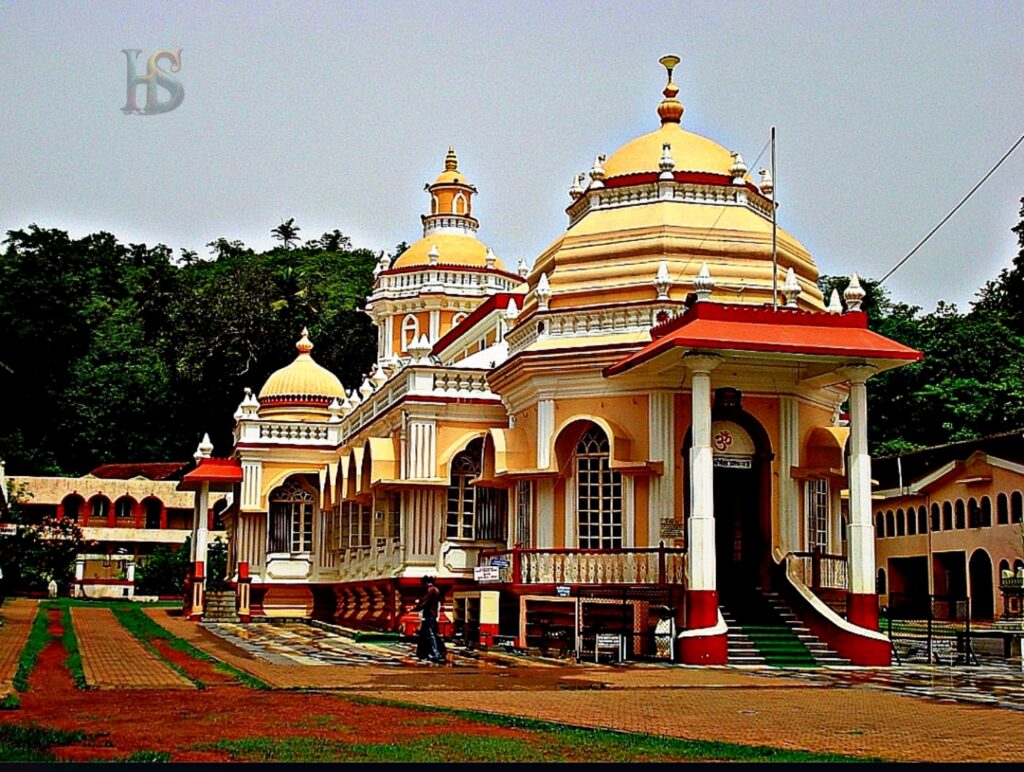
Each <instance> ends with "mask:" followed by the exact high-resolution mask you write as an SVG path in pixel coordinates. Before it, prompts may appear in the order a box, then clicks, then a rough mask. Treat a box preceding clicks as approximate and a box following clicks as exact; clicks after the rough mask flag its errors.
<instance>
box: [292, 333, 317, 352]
mask: <svg viewBox="0 0 1024 772" xmlns="http://www.w3.org/2000/svg"><path fill="white" fill-rule="evenodd" d="M295 348H296V349H298V351H299V353H300V354H308V353H309V352H310V351H312V350H313V343H312V341H310V339H309V330H307V329H306V328H305V327H303V328H302V337H301V338H299V341H298V343H296V344H295Z"/></svg>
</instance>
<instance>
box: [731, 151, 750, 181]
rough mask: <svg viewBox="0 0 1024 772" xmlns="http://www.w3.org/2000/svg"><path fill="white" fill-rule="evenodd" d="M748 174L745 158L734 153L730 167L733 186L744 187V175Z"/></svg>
mask: <svg viewBox="0 0 1024 772" xmlns="http://www.w3.org/2000/svg"><path fill="white" fill-rule="evenodd" d="M746 173H747V165H746V164H745V163H743V156H742V155H740V154H739V153H736V152H733V154H732V166H730V167H729V174H731V175H732V184H733V185H743V184H744V180H743V175H744V174H746Z"/></svg>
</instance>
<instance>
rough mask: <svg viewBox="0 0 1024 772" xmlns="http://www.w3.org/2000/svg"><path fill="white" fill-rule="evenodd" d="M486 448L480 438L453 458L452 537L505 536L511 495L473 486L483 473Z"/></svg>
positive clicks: (448, 513)
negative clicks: (472, 483)
mask: <svg viewBox="0 0 1024 772" xmlns="http://www.w3.org/2000/svg"><path fill="white" fill-rule="evenodd" d="M483 450H484V441H483V438H482V437H478V438H477V439H475V440H473V441H472V442H470V443H469V445H467V446H466V449H465V450H463V451H462V452H460V453H457V454H456V455H455V457H454V458H452V462H451V465H450V469H451V474H450V476H449V479H448V504H447V508H446V510H445V536H446V537H447V538H449V539H475V540H477V541H504V539H505V535H506V534H505V524H506V518H507V512H508V507H507V505H508V494H507V493H505V491H504V490H502V489H498V488H487V487H482V486H474V485H470V482H471V481H472V480H473V479H475V478H477V477H479V476H480V464H481V463H482V461H483Z"/></svg>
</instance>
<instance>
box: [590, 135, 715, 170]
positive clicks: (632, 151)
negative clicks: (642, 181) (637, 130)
mask: <svg viewBox="0 0 1024 772" xmlns="http://www.w3.org/2000/svg"><path fill="white" fill-rule="evenodd" d="M665 143H668V144H669V145H671V146H672V151H671V152H672V160H674V161H675V162H676V167H675V171H677V172H711V173H713V174H729V168H730V167H731V166H732V163H733V160H732V153H730V152H729V151H728V150H726V149H725V148H724V147H722V146H721V145H719V144H718V143H717V142H715V141H713V140H710V139H708V138H707V137H702V136H701V135H700V134H694V133H693V132H691V131H686V130H685V129H683V128H682V127H681V126H680V125H679V124H678V123H665V124H663V125H662V126H661V128H659V129H657V130H656V131H652V132H650V133H649V134H644V135H643V136H640V137H637V138H636V139H634V140H631V141H630V142H627V143H626V144H625V145H623V146H622V147H620V148H619V149H618V150H616V151H615V152H614V153H612V154H611V156H609V157H608V159H607V160H606V161H605V162H604V172H605V178H608V177H617V176H619V175H622V174H635V173H637V172H656V171H658V163H659V162H660V161H661V147H662V145H664V144H665Z"/></svg>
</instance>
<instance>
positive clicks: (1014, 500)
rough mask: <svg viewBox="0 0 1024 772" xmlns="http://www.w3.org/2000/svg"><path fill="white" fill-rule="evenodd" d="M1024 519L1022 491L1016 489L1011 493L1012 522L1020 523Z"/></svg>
mask: <svg viewBox="0 0 1024 772" xmlns="http://www.w3.org/2000/svg"><path fill="white" fill-rule="evenodd" d="M1022 519H1024V499H1022V498H1021V495H1020V491H1014V492H1013V493H1011V494H1010V522H1011V523H1019V522H1021V520H1022Z"/></svg>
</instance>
